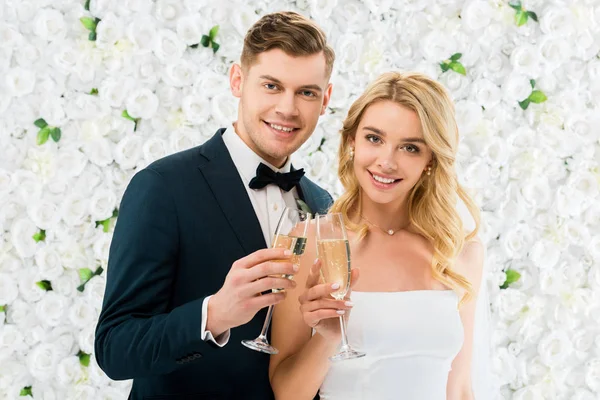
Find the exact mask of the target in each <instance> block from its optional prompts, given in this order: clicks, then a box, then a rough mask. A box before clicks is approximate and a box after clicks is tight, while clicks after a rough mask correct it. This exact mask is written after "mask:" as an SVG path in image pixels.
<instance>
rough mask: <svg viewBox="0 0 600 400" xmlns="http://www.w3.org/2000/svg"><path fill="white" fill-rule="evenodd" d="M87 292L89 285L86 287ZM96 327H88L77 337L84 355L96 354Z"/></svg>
mask: <svg viewBox="0 0 600 400" xmlns="http://www.w3.org/2000/svg"><path fill="white" fill-rule="evenodd" d="M86 291H87V285H86ZM94 330H95V326H87V327H85V328H83V329H82V330H80V331H79V335H78V336H77V344H78V345H79V348H80V349H81V351H83V352H84V353H88V354H92V353H94V339H95V332H94ZM91 366H92V362H90V367H91Z"/></svg>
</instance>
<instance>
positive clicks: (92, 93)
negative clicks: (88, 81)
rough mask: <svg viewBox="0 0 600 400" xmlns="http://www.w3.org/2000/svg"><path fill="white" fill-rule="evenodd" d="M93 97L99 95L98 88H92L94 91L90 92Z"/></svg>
mask: <svg viewBox="0 0 600 400" xmlns="http://www.w3.org/2000/svg"><path fill="white" fill-rule="evenodd" d="M90 94H91V95H97V94H98V89H96V88H92V90H91V91H90Z"/></svg>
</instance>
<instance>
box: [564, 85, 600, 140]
mask: <svg viewBox="0 0 600 400" xmlns="http://www.w3.org/2000/svg"><path fill="white" fill-rule="evenodd" d="M599 80H600V78H599ZM564 123H565V130H566V131H567V132H570V133H574V134H576V135H577V136H578V137H579V138H580V139H581V140H582V142H583V143H584V144H592V143H594V142H595V141H596V140H597V137H596V134H595V131H594V129H592V126H596V124H599V123H600V118H599V117H598V116H596V115H590V114H584V113H573V114H569V115H567V117H566V119H565V121H564Z"/></svg>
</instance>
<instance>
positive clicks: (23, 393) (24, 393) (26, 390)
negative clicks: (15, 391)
mask: <svg viewBox="0 0 600 400" xmlns="http://www.w3.org/2000/svg"><path fill="white" fill-rule="evenodd" d="M19 396H31V397H33V393H32V392H31V386H25V387H24V388H23V389H21V392H20V393H19Z"/></svg>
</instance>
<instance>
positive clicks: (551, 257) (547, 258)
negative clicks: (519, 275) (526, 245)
mask: <svg viewBox="0 0 600 400" xmlns="http://www.w3.org/2000/svg"><path fill="white" fill-rule="evenodd" d="M560 254H561V249H560V247H558V246H556V244H555V243H551V242H549V241H546V240H539V241H537V242H536V243H535V244H534V245H533V247H532V248H531V251H530V253H529V258H530V259H531V261H532V262H533V263H534V264H535V265H536V266H537V267H538V268H540V269H552V267H554V266H555V265H556V263H557V262H558V260H559V259H560Z"/></svg>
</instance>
